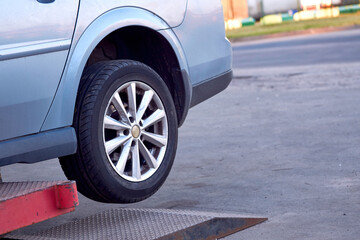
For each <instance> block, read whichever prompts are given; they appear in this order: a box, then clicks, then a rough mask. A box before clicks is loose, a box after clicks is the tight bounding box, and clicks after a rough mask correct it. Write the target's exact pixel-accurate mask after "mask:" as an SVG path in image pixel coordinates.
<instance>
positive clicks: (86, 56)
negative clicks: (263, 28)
mask: <svg viewBox="0 0 360 240" xmlns="http://www.w3.org/2000/svg"><path fill="white" fill-rule="evenodd" d="M0 13H1V14H0V19H1V21H0V81H1V88H0V166H4V165H8V164H12V163H19V162H21V163H33V162H37V161H42V160H46V159H51V158H56V157H62V156H67V155H71V154H74V153H76V151H77V149H78V147H79V146H78V141H79V139H78V136H77V133H76V130H75V129H74V113H76V107H75V106H76V102H77V97H78V95H79V85H80V84H81V79H82V76H83V75H84V71H85V70H84V69H87V68H88V67H90V66H91V65H93V64H95V63H97V62H101V61H107V60H112V61H114V60H122V59H129V60H135V61H138V62H141V63H143V64H146V65H147V66H149V67H150V68H151V69H153V70H155V72H156V73H157V74H158V75H159V76H160V77H161V78H162V79H163V80H164V82H165V83H166V86H167V87H168V88H169V91H170V93H171V96H172V100H173V102H174V106H175V109H176V118H177V126H178V127H179V126H181V124H182V123H183V122H184V120H185V118H186V115H187V111H188V109H189V108H190V107H192V106H194V105H196V104H198V103H200V102H202V101H203V100H205V99H207V98H209V97H211V96H213V95H215V94H216V93H218V92H220V91H222V90H223V89H225V88H226V87H227V85H228V84H229V82H230V81H231V78H232V70H231V62H232V59H231V46H230V43H229V41H228V40H227V39H226V38H225V31H224V22H223V13H222V8H221V2H220V1H219V0H206V1H205V0H176V1H175V0H172V1H165V2H164V1H160V0H151V1H141V0H120V1H119V0H107V1H100V0H61V1H59V0H31V1H28V0H18V1H8V0H6V1H2V2H1V3H0Z"/></svg>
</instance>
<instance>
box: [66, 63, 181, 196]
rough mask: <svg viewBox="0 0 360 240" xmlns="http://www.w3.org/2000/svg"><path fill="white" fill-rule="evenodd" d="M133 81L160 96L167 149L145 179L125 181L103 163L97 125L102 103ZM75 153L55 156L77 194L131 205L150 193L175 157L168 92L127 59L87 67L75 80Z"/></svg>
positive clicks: (155, 77)
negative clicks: (153, 171)
mask: <svg viewBox="0 0 360 240" xmlns="http://www.w3.org/2000/svg"><path fill="white" fill-rule="evenodd" d="M132 80H136V81H142V82H144V83H146V84H147V85H149V86H150V87H151V88H152V89H153V90H154V91H155V92H156V93H157V94H158V95H159V97H160V99H161V101H162V103H163V105H164V108H165V112H166V115H167V120H168V143H167V144H168V145H167V148H166V153H165V156H164V159H163V161H162V163H161V165H160V167H159V168H158V169H157V171H156V172H155V173H154V175H152V176H151V177H150V178H148V179H146V180H144V181H141V182H130V181H127V180H125V179H124V178H122V177H121V176H120V175H118V174H117V172H116V171H115V170H114V168H113V167H112V166H111V164H110V162H109V160H108V159H107V156H106V153H105V149H104V144H103V137H102V124H103V116H104V112H105V108H106V106H107V103H108V101H109V99H110V97H111V96H112V94H113V93H114V92H115V91H116V90H117V89H118V88H119V87H120V86H122V85H123V84H124V83H126V82H129V81H132ZM73 126H74V128H75V130H76V134H77V139H78V149H77V152H76V154H73V155H70V156H66V157H61V158H60V164H61V167H62V169H63V171H64V173H65V175H66V176H67V178H68V179H70V180H75V181H76V183H77V187H78V190H79V192H80V193H82V194H83V195H85V196H86V197H88V198H91V199H93V200H95V201H100V202H108V203H133V202H138V201H141V200H144V199H146V198H148V197H150V196H151V195H152V194H154V193H155V192H156V191H157V190H158V189H159V188H160V187H161V185H162V184H163V183H164V181H165V179H166V178H167V176H168V174H169V172H170V170H171V167H172V164H173V161H174V158H175V153H176V148H177V138H178V136H177V134H178V125H177V117H176V111H175V106H174V103H173V99H172V97H171V94H170V91H169V89H168V88H167V86H166V84H165V83H164V81H163V80H162V79H161V77H160V76H159V75H158V74H157V73H156V72H155V71H154V70H152V69H151V68H150V67H148V66H146V65H144V64H142V63H140V62H136V61H132V60H114V61H105V62H99V63H95V64H93V65H91V66H90V67H88V68H87V69H86V70H85V72H84V74H83V77H82V79H81V82H80V86H79V91H78V96H77V100H76V106H75V114H74V124H73Z"/></svg>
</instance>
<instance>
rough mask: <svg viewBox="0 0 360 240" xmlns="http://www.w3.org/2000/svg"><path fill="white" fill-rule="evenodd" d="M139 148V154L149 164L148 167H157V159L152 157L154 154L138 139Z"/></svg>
mask: <svg viewBox="0 0 360 240" xmlns="http://www.w3.org/2000/svg"><path fill="white" fill-rule="evenodd" d="M139 148H140V152H141V155H142V156H143V157H144V159H145V161H146V163H147V164H148V165H149V167H150V168H157V166H158V163H157V160H156V159H155V158H154V156H153V155H152V154H151V153H150V152H149V150H148V149H147V148H146V146H145V145H144V143H143V142H142V141H141V140H140V141H139Z"/></svg>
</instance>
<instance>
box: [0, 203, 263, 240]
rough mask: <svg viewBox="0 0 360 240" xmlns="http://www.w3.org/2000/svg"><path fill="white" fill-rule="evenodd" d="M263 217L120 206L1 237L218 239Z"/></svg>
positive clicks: (48, 239) (33, 239) (38, 239)
mask: <svg viewBox="0 0 360 240" xmlns="http://www.w3.org/2000/svg"><path fill="white" fill-rule="evenodd" d="M266 220H267V219H266V218H242V217H241V216H239V215H236V214H221V213H206V212H195V211H183V210H167V209H129V208H120V209H112V210H108V211H105V212H102V213H99V214H96V215H93V216H89V217H86V218H83V219H78V220H75V221H73V222H69V223H66V224H63V225H60V226H57V227H52V228H50V229H48V230H45V231H41V232H38V233H35V234H32V235H17V234H7V235H5V236H4V237H5V238H7V239H26V240H45V239H46V240H69V239H76V240H82V239H83V240H92V239H107V240H112V239H114V240H117V239H126V240H132V239H134V240H137V239H139V240H144V239H146V240H151V239H154V240H155V239H157V240H168V239H169V240H170V239H191V240H194V239H217V238H221V237H225V236H228V235H230V234H233V233H235V232H238V231H241V230H243V229H245V228H248V227H251V226H254V225H256V224H258V223H261V222H263V221H266Z"/></svg>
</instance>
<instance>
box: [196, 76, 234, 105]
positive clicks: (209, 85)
mask: <svg viewBox="0 0 360 240" xmlns="http://www.w3.org/2000/svg"><path fill="white" fill-rule="evenodd" d="M232 78H233V71H232V70H229V71H227V72H225V73H223V74H221V75H218V76H216V77H213V78H210V79H207V80H205V81H202V82H200V83H198V84H196V85H194V86H193V89H192V98H191V103H190V107H194V106H195V105H197V104H199V103H201V102H203V101H205V100H206V99H208V98H211V97H212V96H214V95H216V94H218V93H220V92H221V91H223V90H225V89H226V88H227V86H229V84H230V82H231V80H232Z"/></svg>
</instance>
